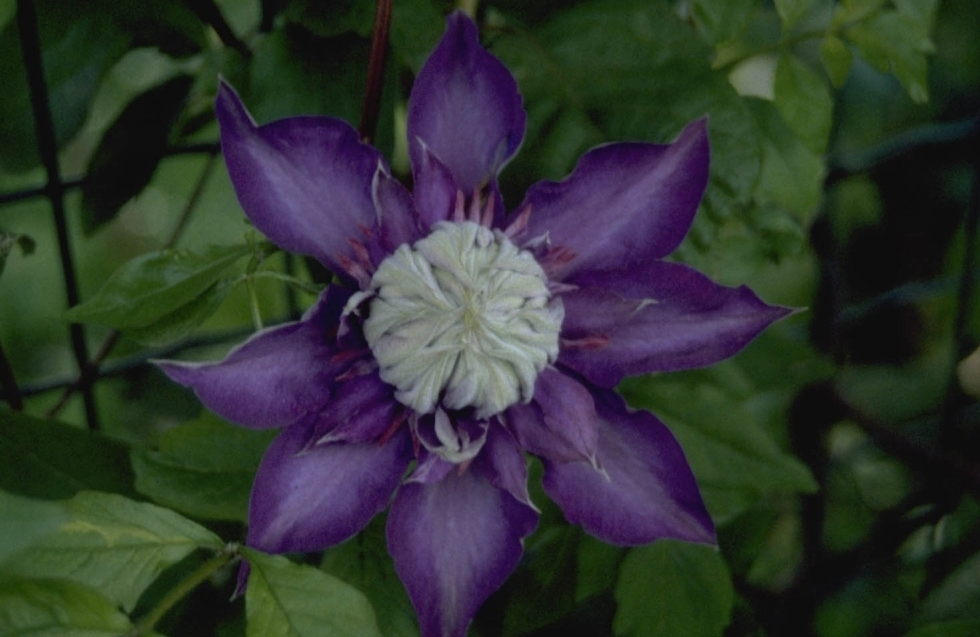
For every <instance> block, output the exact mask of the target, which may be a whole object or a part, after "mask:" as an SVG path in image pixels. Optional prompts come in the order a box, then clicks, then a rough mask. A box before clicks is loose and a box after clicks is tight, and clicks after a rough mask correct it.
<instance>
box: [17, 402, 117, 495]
mask: <svg viewBox="0 0 980 637" xmlns="http://www.w3.org/2000/svg"><path fill="white" fill-rule="evenodd" d="M127 451H128V450H127V448H126V446H125V445H124V444H122V443H121V442H118V441H116V440H113V439H111V438H107V437H105V436H103V435H100V434H98V433H93V432H90V431H87V430H84V429H79V428H77V427H72V426H71V425H66V424H64V423H61V422H58V421H55V420H46V419H42V418H37V417H35V416H30V415H28V414H23V413H14V412H9V411H0V489H4V490H6V491H9V492H10V493H16V494H19V495H25V496H28V497H32V498H44V499H63V498H70V497H71V496H73V495H75V494H76V493H78V492H79V491H81V490H84V489H91V490H98V491H111V492H114V493H122V494H127V495H128V494H135V491H133V487H132V484H133V474H132V472H131V471H130V470H129V467H128V463H127V461H126V456H127Z"/></svg>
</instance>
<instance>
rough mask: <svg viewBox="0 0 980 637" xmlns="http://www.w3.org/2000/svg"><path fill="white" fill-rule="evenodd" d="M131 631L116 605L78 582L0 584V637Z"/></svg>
mask: <svg viewBox="0 0 980 637" xmlns="http://www.w3.org/2000/svg"><path fill="white" fill-rule="evenodd" d="M132 627H133V625H132V624H131V623H130V621H129V618H128V617H126V615H124V614H122V613H121V612H119V609H117V608H116V606H115V604H113V603H112V602H111V601H109V600H108V599H106V598H105V597H103V596H102V595H101V594H99V593H98V592H96V591H94V590H92V589H91V588H89V587H87V586H84V585H82V584H79V583H77V582H72V581H67V580H57V579H46V580H30V579H20V578H12V579H5V580H0V637H56V636H58V635H65V636H70V637H119V636H120V635H124V634H126V633H127V632H129V630H130V629H132Z"/></svg>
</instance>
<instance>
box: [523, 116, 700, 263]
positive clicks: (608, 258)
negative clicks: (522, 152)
mask: <svg viewBox="0 0 980 637" xmlns="http://www.w3.org/2000/svg"><path fill="white" fill-rule="evenodd" d="M708 154H709V153H708V133H707V123H706V121H705V120H699V121H697V122H694V123H692V124H689V125H688V126H687V128H685V129H684V131H683V132H682V133H681V134H680V136H679V137H678V138H677V141H675V142H674V143H673V144H670V145H656V144H643V143H619V144H609V145H606V146H600V147H598V148H595V149H593V150H591V151H589V152H588V153H586V154H585V155H583V156H582V158H581V159H580V160H579V162H578V165H577V166H576V167H575V170H574V171H573V172H572V174H571V175H569V176H568V177H567V178H566V179H565V180H564V181H562V182H552V181H542V182H538V183H537V184H535V185H533V186H531V188H530V190H528V193H527V196H526V197H525V199H524V203H523V204H521V205H520V206H519V207H518V208H517V209H518V210H523V209H524V208H525V207H526V206H531V217H530V219H529V220H528V228H527V231H526V234H525V236H526V237H529V238H532V239H533V238H535V237H538V236H541V235H544V234H547V235H548V237H549V239H550V241H551V245H552V246H553V247H554V248H564V249H566V250H568V251H570V252H571V253H572V254H573V258H572V259H571V260H569V261H567V262H564V263H562V264H560V265H559V266H557V267H556V268H555V269H554V270H553V272H552V273H551V278H552V279H554V280H565V279H566V278H568V277H569V276H571V275H573V274H574V273H575V272H579V271H585V270H591V269H599V270H602V269H609V268H611V267H615V266H619V265H622V266H627V267H628V266H630V265H632V264H636V263H642V262H644V261H647V260H649V259H654V258H660V257H663V256H666V255H668V254H670V253H671V252H673V251H674V249H675V248H676V247H677V246H678V245H679V244H680V242H681V240H682V239H683V238H684V236H685V235H686V234H687V231H688V229H689V228H690V227H691V223H692V221H693V220H694V213H695V212H697V208H698V203H699V202H700V201H701V195H702V194H703V193H704V189H705V187H706V186H707V183H708Z"/></svg>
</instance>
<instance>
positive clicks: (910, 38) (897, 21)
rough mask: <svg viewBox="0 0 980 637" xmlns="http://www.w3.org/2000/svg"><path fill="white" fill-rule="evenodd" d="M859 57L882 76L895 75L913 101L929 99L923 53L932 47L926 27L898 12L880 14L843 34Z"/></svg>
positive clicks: (909, 16)
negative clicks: (889, 73) (885, 74)
mask: <svg viewBox="0 0 980 637" xmlns="http://www.w3.org/2000/svg"><path fill="white" fill-rule="evenodd" d="M846 35H847V37H848V39H850V40H851V42H853V43H854V45H855V46H856V47H857V49H858V51H859V52H860V53H861V57H863V58H864V59H865V60H867V61H868V63H869V64H871V65H872V66H873V67H875V68H876V69H877V70H879V71H881V72H883V73H888V72H891V73H894V75H895V77H896V78H898V81H899V82H901V84H902V86H903V87H904V88H905V91H906V92H907V93H908V94H909V97H910V98H912V101H914V102H918V103H922V102H925V101H927V100H928V99H929V89H928V85H927V82H926V72H927V65H926V54H927V53H932V51H933V50H934V47H933V45H932V41H931V40H930V39H929V33H928V32H927V31H926V25H925V24H922V23H921V22H920V21H919V20H917V19H916V18H915V17H913V16H911V15H908V14H905V13H901V12H899V11H882V12H881V13H879V14H877V15H875V16H874V17H873V18H870V19H869V20H866V21H863V22H860V23H858V24H856V25H854V26H852V27H851V28H849V29H848V30H847V32H846Z"/></svg>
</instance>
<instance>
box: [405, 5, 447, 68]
mask: <svg viewBox="0 0 980 637" xmlns="http://www.w3.org/2000/svg"><path fill="white" fill-rule="evenodd" d="M391 12H392V13H391V50H392V51H393V52H394V54H395V55H397V56H398V57H399V58H400V59H401V61H402V63H403V64H405V65H406V66H407V67H408V68H410V69H411V70H412V71H414V72H415V73H418V71H419V69H420V68H422V63H423V62H425V60H426V58H428V57H429V54H430V53H432V50H433V49H434V48H435V47H436V43H437V42H438V41H439V37H440V36H441V35H442V32H443V30H444V29H445V26H446V20H445V18H444V17H443V14H442V11H441V10H440V9H439V8H437V5H436V4H435V3H434V2H432V0H398V2H395V3H394V4H393V5H392V9H391Z"/></svg>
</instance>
